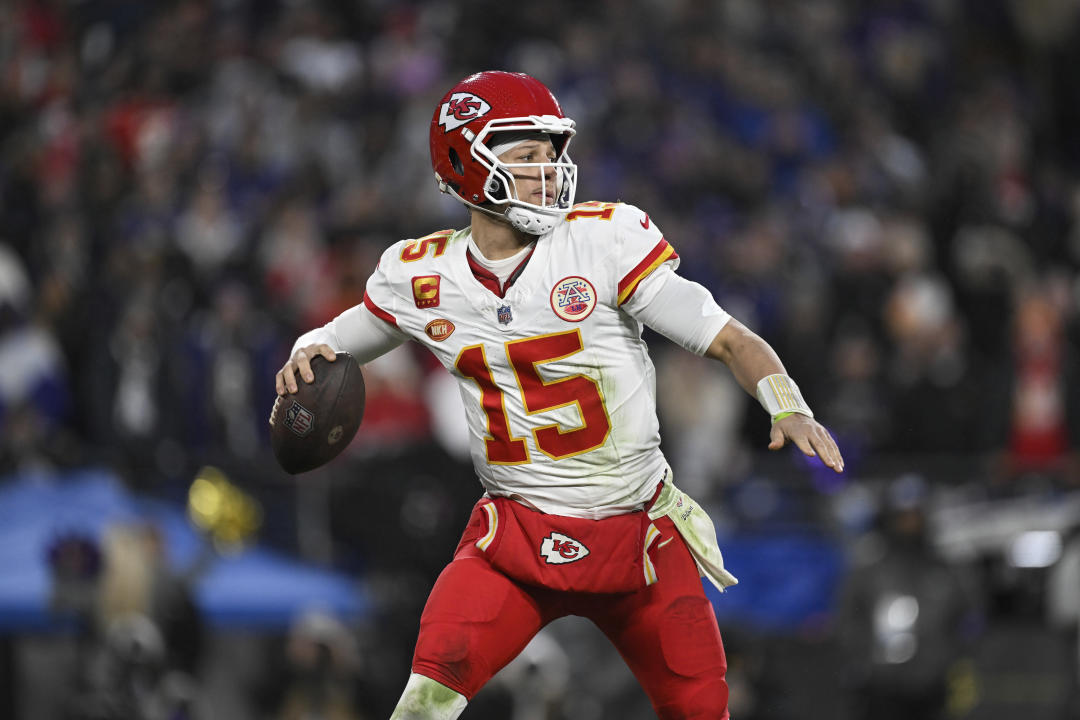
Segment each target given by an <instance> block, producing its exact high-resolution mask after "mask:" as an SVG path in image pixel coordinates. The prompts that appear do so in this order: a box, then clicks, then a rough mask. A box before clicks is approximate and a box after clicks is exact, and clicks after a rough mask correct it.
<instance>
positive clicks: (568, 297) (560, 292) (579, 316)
mask: <svg viewBox="0 0 1080 720" xmlns="http://www.w3.org/2000/svg"><path fill="white" fill-rule="evenodd" d="M595 307H596V288H594V287H593V286H592V283H591V282H589V281H588V280H586V279H585V278H583V277H579V276H577V275H571V276H570V277H566V278H563V279H562V280H560V281H559V282H557V283H555V287H553V288H552V289H551V309H552V310H554V311H555V314H556V315H558V316H559V317H560V318H562V319H563V320H565V321H566V322H581V321H582V320H584V319H585V318H587V317H589V315H590V314H592V311H593V308H595Z"/></svg>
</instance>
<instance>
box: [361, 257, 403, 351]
mask: <svg viewBox="0 0 1080 720" xmlns="http://www.w3.org/2000/svg"><path fill="white" fill-rule="evenodd" d="M400 246H401V243H395V244H394V245H391V246H390V247H388V248H387V249H386V250H385V251H384V252H383V254H382V257H381V258H379V264H378V266H377V267H376V268H375V272H373V273H371V276H370V277H369V278H368V281H367V285H366V286H365V288H364V307H365V308H367V310H368V312H370V313H371V314H372V315H374V316H375V317H377V318H378V319H379V320H381V321H382V322H384V323H386V324H387V325H389V326H391V327H393V328H394V329H397V330H399V331H400V328H399V326H398V318H397V315H398V306H399V302H398V296H397V293H396V292H395V291H394V284H393V278H392V277H391V273H392V272H393V269H394V262H395V260H396V259H397V257H398V255H399V254H400V251H401V247H400Z"/></svg>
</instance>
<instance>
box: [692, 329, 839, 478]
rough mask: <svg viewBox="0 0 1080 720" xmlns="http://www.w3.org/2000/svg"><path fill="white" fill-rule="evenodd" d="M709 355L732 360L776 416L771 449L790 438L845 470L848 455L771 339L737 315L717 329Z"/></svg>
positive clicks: (750, 390)
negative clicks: (805, 397) (817, 416)
mask: <svg viewBox="0 0 1080 720" xmlns="http://www.w3.org/2000/svg"><path fill="white" fill-rule="evenodd" d="M705 355H706V357H711V358H713V359H715V360H719V361H720V362H722V363H724V364H725V365H727V366H728V367H729V368H730V369H731V372H732V374H733V375H734V376H735V380H736V381H738V383H739V385H741V386H742V387H743V389H744V390H746V392H748V393H750V394H751V395H756V396H757V398H758V400H759V401H760V402H761V404H762V405H764V406H765V409H766V411H767V412H769V413H770V415H772V417H773V424H772V432H771V433H770V442H769V449H770V450H779V449H780V448H782V447H783V446H784V445H785V444H787V442H788V441H789V440H790V441H791V442H793V443H795V445H796V446H797V447H798V448H799V449H800V450H802V451H803V453H805V454H806V455H808V456H810V457H814V456H815V455H816V456H818V457H820V458H821V461H822V462H823V463H825V464H826V465H827V466H829V467H831V468H832V469H833V470H835V471H836V472H843V470H844V458H843V456H842V455H841V454H840V449H839V448H838V447H837V446H836V441H835V440H833V437H832V435H830V434H829V431H828V430H826V429H825V428H824V427H823V426H822V425H821V424H820V423H819V422H817V420H815V419H814V417H813V414H812V413H811V411H810V408H809V406H808V405H807V404H806V401H805V400H803V398H802V394H801V393H800V392H799V388H798V386H797V385H796V384H795V381H794V380H792V379H791V378H790V377H788V374H787V372H786V371H785V370H784V365H783V363H782V362H780V357H779V356H778V355H777V354H776V351H775V350H773V349H772V346H770V345H769V343H767V342H765V340H763V339H762V338H761V337H759V336H758V335H757V334H755V333H754V332H753V331H751V330H750V329H749V328H747V327H746V326H745V325H743V324H742V323H740V322H739V321H738V320H735V319H734V318H731V319H729V320H728V322H727V323H725V325H724V327H723V328H722V329H721V330H720V331H719V332H718V333H716V337H714V338H713V340H712V342H711V343H710V344H709V347H708V348H707V349H706V350H705Z"/></svg>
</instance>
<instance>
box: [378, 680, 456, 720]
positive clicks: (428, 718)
mask: <svg viewBox="0 0 1080 720" xmlns="http://www.w3.org/2000/svg"><path fill="white" fill-rule="evenodd" d="M467 702H468V701H467V700H466V699H465V696H464V695H462V694H461V693H458V692H455V691H453V690H451V689H450V688H448V687H446V686H445V685H443V684H442V683H438V682H435V681H434V680H432V679H431V678H427V677H424V676H423V675H417V674H416V673H413V674H412V675H410V676H409V682H408V683H406V684H405V692H403V693H402V694H401V699H400V700H398V704H397V707H395V708H394V714H393V715H391V716H390V720H457V717H458V715H460V714H461V711H462V710H464V709H465V705H466V704H467Z"/></svg>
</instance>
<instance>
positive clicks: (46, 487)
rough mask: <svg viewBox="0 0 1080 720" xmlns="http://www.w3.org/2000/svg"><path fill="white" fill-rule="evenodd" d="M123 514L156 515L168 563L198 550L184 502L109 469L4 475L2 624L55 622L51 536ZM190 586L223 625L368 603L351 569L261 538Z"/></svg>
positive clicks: (265, 625) (355, 612)
mask: <svg viewBox="0 0 1080 720" xmlns="http://www.w3.org/2000/svg"><path fill="white" fill-rule="evenodd" d="M125 521H130V522H139V521H143V522H145V521H150V522H153V523H154V524H156V525H157V526H158V527H159V528H160V529H161V532H162V535H163V538H164V541H165V547H166V552H167V557H168V561H169V563H170V565H171V566H172V567H173V568H174V569H177V570H182V569H184V568H187V567H189V566H191V564H192V563H193V562H194V561H195V559H196V558H197V557H198V556H199V554H200V553H202V552H203V550H204V546H203V539H202V538H201V537H200V536H199V534H198V533H197V532H196V531H195V529H194V528H192V527H191V525H190V524H189V523H188V521H187V518H186V515H185V514H184V510H183V509H182V508H179V507H177V506H175V505H170V504H167V503H164V502H161V501H156V500H150V499H146V498H142V497H139V496H137V495H133V494H131V493H130V492H128V491H127V490H126V489H125V488H124V486H123V484H122V483H121V482H120V481H119V479H118V478H116V477H115V476H114V475H113V474H111V473H109V472H106V471H82V472H76V473H70V474H65V475H37V476H20V477H14V478H8V479H6V480H0V631H12V630H15V631H40V630H47V629H50V628H53V627H56V622H55V619H54V618H53V617H52V616H51V615H50V612H49V609H48V603H49V595H50V587H51V578H50V574H49V567H48V558H47V554H48V548H49V546H50V544H52V543H53V542H55V540H56V539H57V538H58V537H60V536H63V535H68V534H75V533H77V534H81V535H85V536H89V537H91V538H94V539H95V540H98V541H100V539H101V538H102V536H103V533H104V531H105V529H106V528H107V527H108V526H110V525H112V524H114V523H118V522H125ZM194 590H195V598H196V602H197V604H198V605H199V608H200V609H201V611H202V612H203V615H204V617H205V619H206V620H207V621H208V622H209V623H210V624H211V625H215V626H219V627H221V626H226V627H245V628H262V629H273V628H284V627H286V626H287V625H288V624H289V623H290V622H291V621H292V620H293V619H295V617H296V616H297V615H298V614H299V613H301V612H303V611H305V610H309V609H322V610H325V611H328V612H332V613H335V614H337V615H338V616H339V617H342V618H343V619H346V620H353V619H356V618H358V617H361V616H362V615H363V614H364V613H365V612H366V611H367V608H368V604H367V602H366V601H365V599H364V596H363V592H362V587H361V586H360V584H359V583H358V582H357V581H355V580H354V579H352V578H349V577H347V576H345V575H342V574H340V573H335V572H331V571H327V570H324V569H321V568H315V567H312V566H309V565H305V564H302V563H299V562H296V561H294V560H290V559H288V558H286V557H283V556H282V555H280V554H277V553H274V552H271V551H269V550H266V549H264V548H260V547H258V546H254V547H251V548H248V549H246V550H244V551H242V552H239V553H236V554H231V555H222V556H215V557H214V558H213V559H212V560H211V561H210V562H209V564H208V565H207V567H206V570H205V572H203V573H201V574H200V576H199V578H198V579H197V580H196V581H195V583H194Z"/></svg>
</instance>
